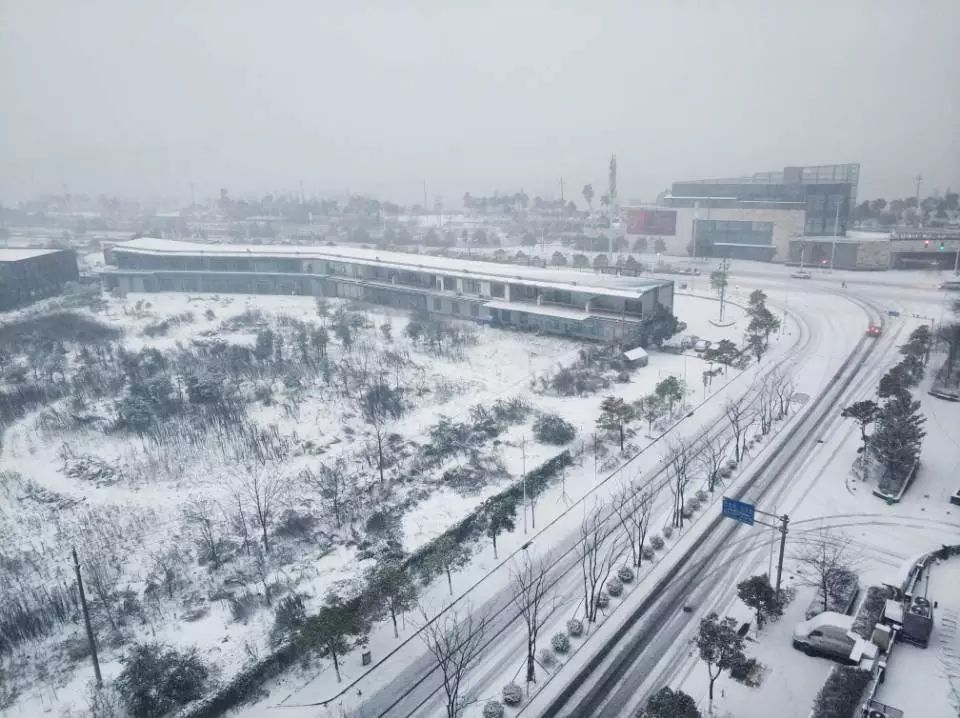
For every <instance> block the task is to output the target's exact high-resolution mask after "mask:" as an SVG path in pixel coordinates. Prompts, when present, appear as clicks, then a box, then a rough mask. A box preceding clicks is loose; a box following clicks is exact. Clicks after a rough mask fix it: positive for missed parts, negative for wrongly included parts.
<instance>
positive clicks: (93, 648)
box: [70, 547, 103, 688]
mask: <svg viewBox="0 0 960 718" xmlns="http://www.w3.org/2000/svg"><path fill="white" fill-rule="evenodd" d="M70 552H71V553H72V554H73V570H74V571H75V572H76V574H77V589H78V590H79V591H80V605H81V606H82V607H83V623H84V624H85V625H86V627H87V641H88V642H89V644H90V657H91V658H92V659H93V675H94V678H96V680H97V688H101V687H102V686H103V676H101V675H100V660H99V659H98V658H97V641H96V639H94V637H93V626H91V625H90V610H89V609H88V608H87V596H86V594H85V593H84V592H83V578H82V577H81V576H80V561H79V559H77V549H76V548H75V547H74V548H71V549H70Z"/></svg>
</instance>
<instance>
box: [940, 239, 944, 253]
mask: <svg viewBox="0 0 960 718" xmlns="http://www.w3.org/2000/svg"><path fill="white" fill-rule="evenodd" d="M943 250H944V246H943V240H941V241H940V251H941V252H942V251H943Z"/></svg>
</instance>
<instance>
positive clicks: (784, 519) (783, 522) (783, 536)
mask: <svg viewBox="0 0 960 718" xmlns="http://www.w3.org/2000/svg"><path fill="white" fill-rule="evenodd" d="M789 523H790V517H789V516H787V515H786V514H784V515H783V516H781V517H780V558H778V559H777V603H780V579H781V577H782V576H783V552H784V550H785V549H786V547H787V524H789Z"/></svg>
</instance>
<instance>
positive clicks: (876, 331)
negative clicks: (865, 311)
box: [867, 324, 883, 337]
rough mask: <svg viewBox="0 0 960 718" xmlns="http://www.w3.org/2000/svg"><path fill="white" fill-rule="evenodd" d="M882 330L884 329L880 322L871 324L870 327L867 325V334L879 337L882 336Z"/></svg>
mask: <svg viewBox="0 0 960 718" xmlns="http://www.w3.org/2000/svg"><path fill="white" fill-rule="evenodd" d="M881 331H883V327H881V326H880V325H879V324H871V325H870V326H869V327H867V336H868V337H878V336H880V332H881Z"/></svg>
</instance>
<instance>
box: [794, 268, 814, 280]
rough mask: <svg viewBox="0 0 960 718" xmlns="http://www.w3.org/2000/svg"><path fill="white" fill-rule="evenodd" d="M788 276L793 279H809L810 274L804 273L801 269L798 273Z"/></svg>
mask: <svg viewBox="0 0 960 718" xmlns="http://www.w3.org/2000/svg"><path fill="white" fill-rule="evenodd" d="M790 276H791V277H793V278H794V279H810V277H811V274H810V272H805V271H803V270H802V269H801V270H800V271H798V272H793V273H791V274H790Z"/></svg>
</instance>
